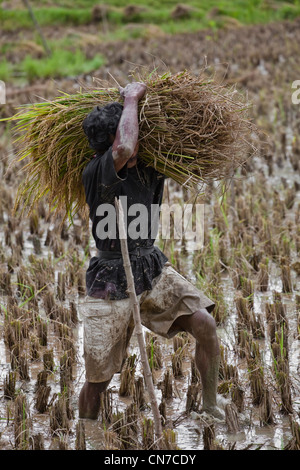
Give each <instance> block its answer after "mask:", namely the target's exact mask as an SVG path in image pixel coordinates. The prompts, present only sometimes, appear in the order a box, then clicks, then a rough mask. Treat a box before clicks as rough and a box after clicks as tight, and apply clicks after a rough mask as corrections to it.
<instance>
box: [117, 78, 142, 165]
mask: <svg viewBox="0 0 300 470" xmlns="http://www.w3.org/2000/svg"><path fill="white" fill-rule="evenodd" d="M145 92H146V85H145V84H144V83H140V82H134V83H130V84H129V85H127V86H126V87H125V88H122V89H120V93H121V95H122V96H123V98H124V104H123V112H122V116H121V119H120V122H119V125H118V129H117V132H116V136H115V139H114V142H113V146H112V155H113V159H114V166H115V170H116V172H118V171H119V170H120V169H121V168H122V167H123V166H124V165H125V164H126V163H127V161H128V160H129V159H130V158H131V157H132V155H133V153H134V151H135V148H136V145H137V142H138V136H139V123H138V102H139V100H140V99H141V98H142V97H143V96H144V94H145Z"/></svg>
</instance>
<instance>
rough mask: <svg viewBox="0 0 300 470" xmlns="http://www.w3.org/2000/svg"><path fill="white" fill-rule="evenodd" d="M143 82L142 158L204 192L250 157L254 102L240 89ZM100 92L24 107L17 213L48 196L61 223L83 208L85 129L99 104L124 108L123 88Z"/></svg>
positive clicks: (181, 81) (203, 82)
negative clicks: (250, 113) (205, 186)
mask: <svg viewBox="0 0 300 470" xmlns="http://www.w3.org/2000/svg"><path fill="white" fill-rule="evenodd" d="M138 79H139V81H144V82H145V83H146V85H147V93H146V95H145V97H144V98H143V99H142V100H141V101H140V103H139V124H140V137H139V138H140V148H139V158H140V159H142V160H143V161H144V162H146V163H147V164H149V165H150V166H153V167H155V168H156V169H157V170H159V171H160V172H162V173H164V174H165V175H167V176H168V177H171V178H172V179H174V180H175V181H177V182H178V183H179V184H180V185H184V186H185V187H187V188H190V189H193V190H196V191H198V192H199V184H200V186H203V183H207V182H208V181H211V180H215V181H222V180H224V179H226V178H228V177H231V176H232V175H233V174H234V172H235V170H236V169H237V168H238V167H240V166H241V165H242V164H243V163H244V162H245V161H246V160H247V158H249V154H250V153H249V149H250V143H249V142H250V140H251V139H250V136H251V132H252V131H253V124H252V123H251V121H250V119H248V111H249V107H250V105H249V103H248V102H247V100H246V98H245V97H244V95H242V94H241V93H238V92H237V91H236V90H235V88H233V87H231V88H228V87H226V86H222V85H220V84H218V83H216V82H214V80H212V79H208V78H207V77H204V76H202V75H200V76H194V75H191V74H190V73H189V72H187V71H184V72H182V73H178V74H175V75H172V74H171V73H167V74H165V75H163V76H159V75H158V74H157V73H156V72H154V73H152V74H150V75H148V76H147V77H146V78H144V77H141V76H139V77H138ZM101 85H103V84H102V82H100V86H99V87H98V86H97V88H95V89H92V90H85V91H82V90H81V92H78V93H76V94H73V95H69V94H62V96H60V97H58V98H56V99H54V100H53V101H49V102H40V103H33V104H29V105H24V106H22V107H21V108H20V110H19V112H18V113H17V114H16V115H15V116H13V117H12V118H10V119H11V120H14V121H17V123H16V125H15V131H16V132H17V134H18V138H17V143H18V144H19V150H18V153H17V159H18V160H24V159H25V160H24V161H25V162H26V165H25V166H23V168H22V172H25V179H24V180H23V182H22V183H21V185H20V187H19V189H18V194H17V198H16V203H15V211H16V212H19V211H21V213H24V211H27V212H28V213H29V212H30V211H31V210H32V209H33V208H34V207H35V205H36V203H37V202H38V201H39V200H40V199H41V198H43V197H47V199H48V202H49V204H50V207H51V209H52V210H53V211H54V212H55V213H60V214H61V215H62V216H63V218H65V217H67V216H68V217H69V218H70V217H71V218H72V216H73V215H74V214H76V213H77V212H79V211H82V210H83V209H84V207H85V196H84V190H83V186H82V183H81V175H82V171H83V168H84V166H85V165H86V163H87V162H88V161H89V160H90V158H91V157H92V155H93V150H91V149H90V148H89V144H88V141H87V139H86V137H85V135H84V132H83V129H82V122H83V120H84V118H85V117H86V116H87V114H88V113H89V112H90V111H91V110H92V109H93V108H94V106H95V105H100V106H101V105H103V106H104V105H106V104H107V103H109V102H112V101H119V102H122V98H121V97H120V93H119V90H118V88H109V87H108V86H105V87H103V86H101Z"/></svg>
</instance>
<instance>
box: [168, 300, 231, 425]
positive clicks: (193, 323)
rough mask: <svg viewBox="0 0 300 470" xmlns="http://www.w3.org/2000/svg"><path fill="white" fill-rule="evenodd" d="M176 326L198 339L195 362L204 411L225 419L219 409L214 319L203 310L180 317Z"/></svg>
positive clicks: (218, 359) (218, 354)
mask: <svg viewBox="0 0 300 470" xmlns="http://www.w3.org/2000/svg"><path fill="white" fill-rule="evenodd" d="M176 324H177V325H178V326H180V327H181V328H182V329H183V330H184V331H187V332H188V333H190V334H191V335H192V336H193V337H194V338H195V339H196V350H195V361H196V365H197V368H198V370H199V372H200V376H201V381H202V388H203V411H206V412H208V413H210V414H212V415H213V416H215V417H216V418H224V413H223V412H222V410H220V409H219V408H218V407H217V385H218V374H219V363H220V348H219V341H218V337H217V332H216V323H215V320H214V318H213V317H212V316H211V315H210V314H209V313H208V311H207V310H206V309H201V310H197V311H196V312H195V313H194V314H193V315H185V316H182V317H179V318H178V319H177V320H176Z"/></svg>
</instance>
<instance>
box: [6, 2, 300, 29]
mask: <svg viewBox="0 0 300 470" xmlns="http://www.w3.org/2000/svg"><path fill="white" fill-rule="evenodd" d="M52 3H53V5H54V6H49V2H45V1H44V2H43V1H42V2H37V1H31V4H32V6H33V9H34V13H35V16H36V18H37V20H38V22H39V24H40V26H41V27H45V26H60V25H72V26H79V25H84V24H89V23H91V22H92V9H93V6H94V5H99V1H96V0H87V1H83V0H75V1H72V2H70V0H64V1H63V0H57V1H53V2H52ZM104 3H105V5H107V8H108V9H107V14H106V21H107V22H108V24H111V25H112V26H116V25H119V26H120V25H122V24H126V23H132V22H134V23H141V24H145V23H152V24H156V25H160V26H162V28H163V29H164V31H166V32H170V33H178V32H185V31H191V30H192V31H195V30H196V25H197V24H198V27H197V29H198V30H199V29H203V28H206V27H222V26H223V23H224V18H225V19H226V17H227V18H228V17H230V18H234V19H236V20H237V21H239V22H240V23H242V24H255V23H266V22H270V21H276V20H285V19H290V20H292V19H294V18H296V17H298V16H300V0H294V1H290V2H281V1H276V0H274V1H273V2H272V3H268V2H267V1H266V0H249V1H246V0H234V1H233V0H221V1H220V0H212V1H210V0H203V1H201V2H199V1H193V0H190V1H186V2H182V3H183V4H184V5H185V6H190V7H192V10H191V11H190V12H189V13H187V15H186V16H183V17H181V18H177V19H176V20H175V19H172V11H173V9H174V8H175V6H176V5H178V3H179V2H178V1H177V0H165V1H158V0H151V1H149V2H148V3H146V2H145V0H141V1H139V0H133V1H132V2H129V3H128V2H127V1H125V0H108V1H106V2H104ZM129 4H130V5H135V6H138V7H143V9H142V10H141V11H137V12H136V13H135V14H133V15H131V16H128V15H126V14H125V13H124V8H125V7H126V6H128V5H129ZM213 10H214V14H213V15H212V14H211V13H212V11H213ZM0 22H1V26H2V30H11V31H12V30H16V29H17V28H27V29H28V28H32V21H31V18H30V15H29V13H28V11H27V10H26V9H16V10H0Z"/></svg>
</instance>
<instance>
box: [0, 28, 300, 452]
mask: <svg viewBox="0 0 300 470" xmlns="http://www.w3.org/2000/svg"><path fill="white" fill-rule="evenodd" d="M299 25H300V24H299V21H295V22H284V23H280V24H273V25H268V26H251V27H245V28H237V29H229V30H226V31H225V30H224V31H220V32H218V33H213V32H210V31H205V32H201V33H197V34H191V35H182V36H176V37H164V39H163V40H162V39H161V38H152V39H149V40H145V39H139V40H136V41H129V42H126V43H119V44H113V43H111V44H102V45H101V44H96V45H94V46H93V45H91V44H89V45H88V46H86V49H87V50H88V51H89V54H90V55H91V56H92V55H93V54H94V53H95V52H96V51H97V52H103V54H105V55H106V57H107V64H106V66H105V67H104V68H102V69H101V70H99V71H97V72H96V73H94V74H93V76H96V77H98V78H105V79H107V78H110V76H111V75H112V76H113V77H114V78H115V79H116V80H117V81H118V82H120V83H121V84H124V83H125V82H126V79H127V76H128V73H129V71H130V70H132V69H133V68H134V67H135V66H136V65H139V66H147V67H149V68H150V69H151V70H152V69H154V67H155V66H158V65H159V67H160V68H161V70H165V69H166V68H170V69H171V70H172V71H178V70H182V69H184V68H188V69H190V70H191V71H192V72H195V73H196V72H198V71H199V70H201V69H202V67H203V65H205V64H208V66H209V68H210V69H212V68H214V69H215V71H216V73H217V75H218V76H219V77H221V78H222V79H224V80H225V81H226V82H228V83H237V84H238V87H240V88H241V89H243V90H245V91H247V92H248V93H249V97H250V99H251V100H253V102H254V108H253V117H254V119H255V121H256V123H257V124H258V125H259V126H260V127H261V128H263V129H264V130H265V131H267V133H268V137H266V136H264V137H263V138H261V139H259V140H258V141H256V145H257V146H258V148H259V152H258V155H257V156H256V157H255V158H254V159H253V160H251V161H249V164H248V168H247V172H245V173H243V174H242V175H238V178H237V180H236V181H235V182H234V183H233V184H232V185H231V187H230V189H229V191H228V193H227V196H226V199H225V201H224V204H223V212H222V211H220V206H219V200H218V198H217V192H216V188H214V187H213V186H211V187H209V188H207V192H206V197H205V210H206V212H205V214H206V217H205V223H206V227H205V242H206V243H205V246H204V249H203V250H202V251H201V252H199V253H195V255H194V256H192V255H191V254H190V255H189V256H186V253H185V252H184V246H175V247H174V246H172V244H168V243H167V244H166V245H165V246H164V249H165V252H166V254H167V255H168V256H169V258H170V259H171V260H172V261H173V262H174V264H175V266H176V267H177V268H178V269H180V272H181V273H182V274H183V275H185V276H187V277H188V278H189V279H190V280H191V281H192V282H194V283H197V285H198V286H199V287H201V288H203V289H205V291H206V293H207V294H208V295H211V296H212V297H213V298H214V299H216V300H217V309H216V311H215V315H216V320H217V324H218V334H219V338H220V342H221V346H222V354H223V356H222V357H223V359H222V364H221V367H220V380H219V396H220V400H221V402H222V405H223V406H224V408H225V409H226V411H227V420H226V422H217V421H214V422H211V420H210V419H209V418H208V417H206V416H203V415H200V414H199V411H200V409H199V400H200V397H201V385H200V384H199V383H198V382H197V380H198V379H197V377H195V374H194V373H192V368H191V358H192V357H193V346H194V345H193V341H192V340H191V338H186V337H183V338H179V339H177V340H176V342H174V343H173V341H165V340H162V339H158V340H157V342H158V346H159V352H160V356H159V357H161V359H162V362H161V364H158V366H160V367H159V368H158V369H157V370H155V371H154V373H153V374H154V379H155V386H156V390H157V398H158V401H159V403H161V402H163V405H164V406H165V407H166V420H167V421H166V428H173V430H174V432H175V433H176V439H177V445H178V447H179V448H181V449H203V448H207V447H210V448H220V447H222V448H224V449H232V448H235V449H245V448H251V449H256V448H261V449H274V448H275V449H282V448H288V449H293V448H297V449H299V446H300V443H299V410H300V384H299V352H300V348H299V344H300V342H299V312H300V305H299V304H300V302H299V294H300V292H299V290H300V289H299V258H300V232H299V222H300V191H299V188H300V178H299V155H300V144H299V140H298V139H299V138H298V135H299V127H300V119H299V117H300V115H299V109H300V108H299V106H300V105H297V104H293V103H292V93H293V90H292V88H291V84H292V82H293V81H294V80H298V79H300V55H299V39H300V38H299V35H300V28H299ZM23 33H24V32H23ZM23 33H22V32H20V35H21V34H23ZM24 34H25V33H24ZM26 34H27V35H28V34H29V33H28V32H26ZM47 34H48V35H50V34H51V31H50V30H49V31H47ZM56 34H59V32H56ZM16 60H17V59H16ZM91 80H92V79H91V77H88V76H83V77H78V79H76V80H74V79H68V80H63V81H60V82H59V83H57V82H52V81H49V82H47V83H42V82H36V83H34V84H32V85H30V86H26V88H25V89H21V88H17V87H16V86H14V87H12V86H8V105H7V106H6V107H5V108H4V110H3V112H4V113H5V114H6V115H9V114H10V113H12V112H13V105H18V104H19V103H25V102H28V101H29V100H36V99H39V98H38V97H46V98H47V97H52V96H55V95H56V94H57V90H58V89H60V90H64V91H72V90H76V89H78V83H79V82H83V83H88V84H90V83H91ZM2 130H3V131H4V129H3V127H2ZM266 140H267V143H266V142H265V141H266ZM13 150H14V148H13V145H12V141H11V136H10V134H9V132H5V133H4V132H3V133H2V135H1V140H0V152H1V176H2V178H1V184H0V190H1V205H0V209H1V210H0V216H1V247H0V248H1V252H0V256H1V286H0V287H1V290H2V296H1V325H0V333H1V334H0V351H1V368H0V376H1V379H0V394H1V396H0V417H1V420H0V448H1V449H13V448H22V446H23V447H25V448H37V447H38V445H42V446H44V448H45V449H50V448H51V449H52V448H60V449H64V448H69V449H74V448H77V447H76V446H77V444H76V438H77V436H78V424H79V419H78V405H77V401H78V394H79V391H80V388H81V386H82V384H83V382H84V367H83V361H82V322H81V317H80V310H79V304H80V302H82V301H83V300H84V272H85V268H86V266H87V262H88V258H89V256H90V255H92V254H93V242H92V241H91V240H89V233H88V232H87V229H86V227H84V226H82V223H81V220H80V219H78V220H76V227H73V228H70V229H67V228H65V230H63V231H61V229H60V228H59V223H58V222H59V221H56V220H51V216H50V215H49V214H48V211H47V208H46V206H40V207H39V211H38V213H37V217H31V218H28V219H25V218H23V219H21V220H20V219H17V218H15V217H12V216H11V212H10V211H11V208H12V205H13V197H14V193H15V190H16V187H17V184H18V181H19V180H20V178H21V176H22V175H21V174H19V173H17V171H16V168H15V167H10V166H9V165H10V162H11V159H12V155H13ZM169 194H170V195H172V196H173V200H176V198H178V197H179V198H182V197H183V196H182V194H181V192H180V188H178V187H176V186H175V185H172V184H170V188H169ZM224 214H225V216H224ZM89 241H90V244H89ZM39 291H40V292H39ZM33 294H35V295H33ZM31 297H32V298H31ZM241 298H242V299H246V298H247V301H246V306H245V302H244V301H243V300H241ZM25 301H26V303H24V302H25ZM243 302H244V303H243ZM22 304H23V305H22ZM241 304H243V306H244V309H242V308H241ZM178 347H181V349H180V350H179V352H180V351H181V356H182V357H181V359H182V369H181V371H180V370H179V371H178V370H176V369H174V367H172V356H173V353H174V352H175V350H177V352H178ZM179 352H178V354H179ZM47 353H48V355H49V353H50V358H51V354H52V353H53V362H54V364H52V363H51V361H50V363H49V362H47V357H48V356H47ZM130 354H136V355H137V362H136V369H135V374H134V379H135V380H136V381H137V380H138V378H139V377H141V375H142V374H141V366H140V361H139V357H138V356H139V353H138V349H137V345H136V342H135V339H134V338H133V340H132V345H131V350H130ZM158 354H159V353H158ZM65 355H67V358H68V362H67V366H66V365H65V362H64V357H65ZM158 362H160V361H158ZM44 370H47V371H48V373H47V383H46V384H45V383H44V387H45V388H44V389H41V388H40V389H39V390H38V388H37V386H36V383H37V379H38V376H39V379H40V380H42V379H41V373H43V371H44ZM167 371H169V372H170V374H171V380H172V397H171V398H165V399H163V395H164V394H165V393H166V390H165V388H164V386H163V384H162V382H163V380H164V378H165V374H166V372H167ZM174 373H175V375H174ZM39 374H40V375H39ZM178 374H179V375H178ZM180 374H182V375H180ZM9 379H10V380H9ZM14 380H15V383H14ZM194 381H196V383H198V386H197V389H198V390H200V395H197V396H193V398H194V401H193V406H192V407H189V408H188V410H187V396H188V395H190V393H191V391H192V388H191V387H190V386H191V385H192V383H193V382H194ZM120 383H121V376H120V374H117V375H116V376H115V378H114V380H113V382H112V383H111V386H110V392H111V393H110V394H109V397H111V399H112V403H111V408H109V410H108V411H107V410H106V415H105V420H106V421H105V424H103V419H104V418H103V414H102V415H101V416H100V417H99V419H98V420H97V421H96V422H90V421H85V423H84V424H85V438H86V448H87V449H103V448H110V449H114V448H133V449H137V448H147V447H151V445H152V440H151V436H150V437H149V440H148V441H147V442H145V441H144V442H143V438H142V432H141V429H142V427H143V422H144V418H145V417H148V418H149V417H151V411H150V410H149V409H145V410H143V411H141V412H140V413H138V414H136V413H133V415H132V408H130V405H131V403H132V400H133V395H134V393H135V389H136V386H135V385H134V386H132V387H131V389H130V387H129V389H130V395H129V396H125V397H124V396H123V397H120V395H119V391H120ZM47 387H50V388H47ZM41 390H42V392H44V394H45V395H44V396H46V398H45V400H44V405H45V406H44V409H43V408H42V406H41V403H40V402H39V405H38V408H39V411H37V398H38V397H39V398H40V395H39V393H38V392H41ZM66 390H67V391H68V392H67V393H66ZM4 395H6V397H5V396H4ZM8 395H10V396H9V397H7V396H8ZM66 397H67V398H66ZM146 401H147V399H146ZM20 403H21V409H22V410H23V413H22V415H21V418H19V417H18V416H19V415H18V413H17V410H18V406H20ZM232 403H233V404H234V406H233V405H232ZM228 404H229V405H232V407H231V406H229V407H228V406H227V407H226V405H228ZM41 410H42V411H41ZM122 413H123V414H122ZM230 413H231V414H230ZM232 413H233V414H234V413H236V414H234V417H235V419H233V417H232ZM111 414H113V415H114V417H113V418H112V416H111ZM126 416H127V422H128V420H129V421H130V416H131V417H132V416H133V417H134V418H133V419H135V420H137V423H138V426H139V427H138V430H137V429H135V426H131V428H130V429H131V431H130V433H129V435H128V434H126V432H125V429H128V428H129V426H125V423H124V422H123V421H122V420H123V419H124V420H125V418H126ZM230 418H231V419H230ZM117 419H119V420H121V421H120V422H121V423H122V426H121V429H122V431H120V429H117V426H116V424H115V421H116V420H117ZM20 426H21V427H20ZM20 429H21V430H22V432H24V430H26V432H24V434H22V432H21V431H20ZM104 429H105V430H104ZM209 430H210V431H211V432H212V434H213V437H214V438H215V440H216V442H214V440H213V439H208V437H207V436H208V434H209ZM20 436H23V439H20ZM120 436H121V437H122V442H120ZM41 440H42V441H43V442H42V444H41Z"/></svg>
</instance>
